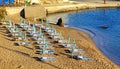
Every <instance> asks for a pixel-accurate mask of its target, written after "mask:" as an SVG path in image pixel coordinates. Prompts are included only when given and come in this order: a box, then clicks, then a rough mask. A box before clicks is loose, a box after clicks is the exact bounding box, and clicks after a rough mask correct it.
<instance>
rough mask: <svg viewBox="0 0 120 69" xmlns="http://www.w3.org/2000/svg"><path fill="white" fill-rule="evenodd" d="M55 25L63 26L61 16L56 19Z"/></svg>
mask: <svg viewBox="0 0 120 69" xmlns="http://www.w3.org/2000/svg"><path fill="white" fill-rule="evenodd" d="M57 25H59V26H61V27H64V22H63V19H62V18H59V19H58V22H57Z"/></svg>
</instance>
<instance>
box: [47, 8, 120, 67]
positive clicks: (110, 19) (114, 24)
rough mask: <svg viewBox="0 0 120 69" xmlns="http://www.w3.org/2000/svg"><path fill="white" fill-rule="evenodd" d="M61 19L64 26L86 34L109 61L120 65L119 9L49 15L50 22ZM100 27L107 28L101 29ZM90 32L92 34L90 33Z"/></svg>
mask: <svg viewBox="0 0 120 69" xmlns="http://www.w3.org/2000/svg"><path fill="white" fill-rule="evenodd" d="M59 17H62V18H63V20H64V22H65V24H66V25H68V26H69V27H72V28H77V29H82V30H84V31H85V32H88V33H89V34H90V35H91V33H92V34H93V35H91V37H92V38H93V39H94V41H95V43H96V45H97V47H98V48H99V49H100V50H101V51H102V52H103V54H105V55H106V56H107V57H108V58H109V59H110V60H112V61H113V62H115V63H116V64H118V65H120V8H109V9H94V10H85V11H76V12H70V13H62V14H60V13H59V14H54V15H49V16H48V19H50V21H54V22H57V19H58V18H59ZM100 26H108V28H106V29H103V28H101V27H100ZM91 31H92V32H91Z"/></svg>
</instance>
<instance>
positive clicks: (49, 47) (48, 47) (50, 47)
mask: <svg viewBox="0 0 120 69" xmlns="http://www.w3.org/2000/svg"><path fill="white" fill-rule="evenodd" d="M43 47H44V46H39V48H40V49H42V48H43ZM45 49H53V47H52V46H47V47H46V48H45Z"/></svg>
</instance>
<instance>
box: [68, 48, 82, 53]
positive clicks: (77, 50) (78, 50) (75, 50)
mask: <svg viewBox="0 0 120 69" xmlns="http://www.w3.org/2000/svg"><path fill="white" fill-rule="evenodd" d="M68 50H69V52H70V53H72V49H68ZM79 52H84V51H83V49H74V53H79Z"/></svg>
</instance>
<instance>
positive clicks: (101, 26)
mask: <svg viewBox="0 0 120 69" xmlns="http://www.w3.org/2000/svg"><path fill="white" fill-rule="evenodd" d="M100 27H101V28H104V29H106V28H108V26H100Z"/></svg>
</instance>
